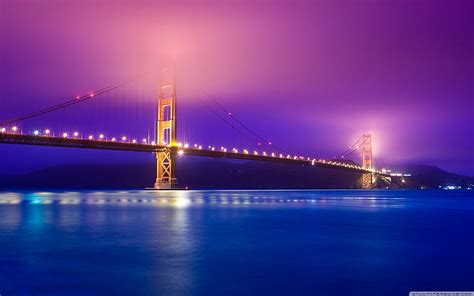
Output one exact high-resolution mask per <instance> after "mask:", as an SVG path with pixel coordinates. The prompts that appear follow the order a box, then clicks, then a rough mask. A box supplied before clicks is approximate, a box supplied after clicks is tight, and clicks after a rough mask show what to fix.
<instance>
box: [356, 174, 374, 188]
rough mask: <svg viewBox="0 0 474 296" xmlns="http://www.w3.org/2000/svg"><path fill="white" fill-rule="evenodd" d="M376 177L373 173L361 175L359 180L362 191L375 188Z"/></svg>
mask: <svg viewBox="0 0 474 296" xmlns="http://www.w3.org/2000/svg"><path fill="white" fill-rule="evenodd" d="M375 183H376V177H375V174H373V173H363V174H362V176H361V178H360V187H361V188H362V189H372V188H374V187H375Z"/></svg>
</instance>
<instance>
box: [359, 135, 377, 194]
mask: <svg viewBox="0 0 474 296" xmlns="http://www.w3.org/2000/svg"><path fill="white" fill-rule="evenodd" d="M362 167H363V168H364V169H367V170H371V169H373V168H374V162H373V158H372V135H371V134H364V135H362ZM361 185H362V188H364V189H369V188H373V187H374V185H375V175H374V174H373V173H364V174H362V179H361Z"/></svg>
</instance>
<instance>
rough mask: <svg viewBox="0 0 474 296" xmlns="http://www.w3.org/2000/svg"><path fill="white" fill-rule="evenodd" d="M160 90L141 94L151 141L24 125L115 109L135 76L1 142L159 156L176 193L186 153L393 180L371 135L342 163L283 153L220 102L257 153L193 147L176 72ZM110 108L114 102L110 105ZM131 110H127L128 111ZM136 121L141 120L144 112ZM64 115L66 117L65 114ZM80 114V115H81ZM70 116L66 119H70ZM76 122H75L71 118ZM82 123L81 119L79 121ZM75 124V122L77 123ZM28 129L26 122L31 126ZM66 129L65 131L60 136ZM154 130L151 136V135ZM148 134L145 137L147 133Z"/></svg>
mask: <svg viewBox="0 0 474 296" xmlns="http://www.w3.org/2000/svg"><path fill="white" fill-rule="evenodd" d="M162 76H163V77H162V80H161V83H160V84H159V89H158V90H156V92H152V93H151V94H145V93H144V92H142V96H144V97H151V98H155V99H156V103H157V106H156V109H155V114H154V119H153V121H154V124H153V125H154V126H153V127H152V128H149V129H148V130H149V131H148V135H147V136H146V137H142V138H140V137H136V136H130V135H128V136H125V135H122V136H117V137H110V136H107V135H108V134H110V133H105V132H101V133H99V134H93V133H84V132H82V133H81V132H79V131H73V132H70V131H64V128H63V127H61V126H60V125H61V123H62V122H63V121H64V119H62V120H60V123H59V124H57V125H59V126H56V127H55V128H54V129H53V128H52V127H51V126H50V125H48V126H46V125H44V126H43V127H42V128H34V129H31V128H26V126H25V127H23V125H25V124H26V122H28V121H32V120H35V119H39V120H40V121H39V123H36V127H38V126H41V125H42V124H43V122H42V121H41V119H42V118H45V117H46V116H48V114H53V113H61V112H63V111H64V110H66V109H69V110H71V109H75V108H77V107H79V106H81V105H84V104H85V103H86V102H92V101H97V100H99V99H100V98H102V97H107V96H109V98H108V99H109V100H110V101H112V102H113V105H114V106H116V105H117V102H118V101H119V100H120V98H119V99H117V97H118V96H117V93H118V92H120V90H121V89H123V88H125V87H127V86H128V85H130V84H131V83H134V82H135V81H140V79H142V77H138V78H134V79H132V80H130V81H125V82H121V83H118V84H114V85H110V86H108V87H105V88H101V89H99V90H96V91H95V92H91V93H88V94H86V95H82V96H76V97H74V98H73V99H71V100H67V101H65V102H62V103H60V104H56V105H53V106H49V107H47V108H43V109H40V110H38V111H35V112H31V113H28V114H24V115H21V116H17V117H14V118H11V119H8V120H4V121H2V122H0V144H23V145H37V146H52V147H65V148H87V149H103V150H120V151H131V152H147V153H154V154H155V155H156V181H155V184H154V186H153V188H154V189H172V188H177V187H178V180H177V172H176V159H177V157H179V156H181V155H190V156H200V157H211V158H225V159H240V160H252V161H264V162H278V163H287V164H296V165H308V166H315V167H321V168H331V169H338V170H345V171H351V172H354V173H358V174H360V175H361V177H360V187H361V188H367V189H368V188H373V187H374V186H375V183H376V181H377V179H378V178H381V179H383V180H385V181H387V182H390V181H391V178H393V177H394V175H393V174H390V172H389V171H386V170H385V169H383V170H379V169H376V168H375V167H374V158H373V155H372V136H371V135H370V134H364V135H363V136H362V137H360V138H359V139H358V140H357V141H356V142H355V143H354V144H353V145H351V146H350V147H349V148H348V149H347V150H346V151H344V152H343V153H342V154H341V158H340V159H338V160H334V159H333V160H325V159H321V158H314V157H308V156H301V155H295V154H291V153H288V152H287V151H285V150H284V149H281V148H279V147H278V146H277V145H275V144H273V143H272V142H271V141H269V140H267V139H265V138H264V137H262V136H260V135H259V134H258V133H256V132H255V131H254V130H252V129H251V128H249V127H248V126H247V125H245V124H244V123H243V122H242V121H241V120H239V119H238V118H237V117H236V116H235V115H234V114H232V112H230V111H229V110H227V108H225V107H224V106H223V105H222V104H220V103H219V102H217V100H215V99H211V100H212V106H210V108H209V109H210V110H211V111H212V113H214V114H215V115H216V117H217V118H218V119H219V120H220V121H221V122H223V123H225V124H226V125H227V126H228V127H229V128H230V129H231V130H234V131H237V132H238V133H240V134H244V135H246V136H247V137H250V138H251V139H252V140H253V141H254V142H255V143H254V144H255V147H254V149H249V148H244V147H236V146H234V147H229V146H228V145H224V143H222V145H219V146H218V145H207V146H206V145H200V144H189V143H187V142H186V141H185V139H181V137H180V135H178V129H177V125H178V123H179V122H178V121H179V120H181V119H180V115H179V113H178V108H177V92H176V83H175V81H176V79H175V77H174V70H169V69H168V70H165V71H164V72H163V75H162ZM109 105H110V104H109ZM127 108H128V109H130V106H125V109H127ZM137 112H138V113H139V114H138V116H136V119H138V118H140V117H141V113H140V112H139V111H137ZM63 116H64V115H63ZM79 116H81V115H79ZM66 117H67V115H66ZM72 120H73V121H74V119H72ZM98 120H99V121H101V120H104V115H103V114H102V115H99V116H98ZM77 121H79V120H77ZM77 121H76V122H77ZM26 125H27V124H26ZM57 130H62V132H59V133H58V132H55V131H57ZM150 131H151V134H150ZM142 134H143V133H142ZM357 151H361V156H362V158H361V160H362V161H361V162H362V164H361V165H358V164H355V163H354V162H348V161H346V160H345V158H347V156H349V155H351V154H353V153H355V152H357Z"/></svg>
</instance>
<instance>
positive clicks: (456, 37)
mask: <svg viewBox="0 0 474 296" xmlns="http://www.w3.org/2000/svg"><path fill="white" fill-rule="evenodd" d="M223 3H225V4H223ZM275 3H277V4H275ZM0 5H1V6H0V30H1V31H0V34H1V35H0V44H1V46H0V57H1V67H0V75H1V76H0V87H1V88H0V90H1V96H0V120H3V119H8V118H9V117H11V116H14V115H19V114H22V113H25V112H28V111H34V110H36V109H37V108H39V107H43V106H48V105H50V104H54V103H58V102H61V101H63V100H65V99H69V98H71V97H73V96H75V95H76V94H83V93H87V92H88V91H90V90H93V89H95V88H100V87H103V86H106V85H108V84H110V83H113V82H117V81H120V80H122V79H126V78H128V77H131V76H134V75H135V74H137V73H140V72H143V71H147V70H150V69H155V70H156V69H159V68H161V67H162V66H163V65H165V64H166V62H167V61H168V60H169V58H170V57H171V56H173V55H176V58H177V69H178V73H177V76H178V85H179V89H178V96H179V100H180V103H182V104H183V105H187V106H193V105H196V104H197V103H196V97H197V96H199V95H200V94H199V93H198V92H197V91H196V90H197V89H203V90H205V91H206V92H207V93H209V94H210V95H212V96H213V97H217V98H219V101H220V102H222V103H224V104H225V105H226V106H227V107H228V108H229V109H231V110H232V111H233V112H234V113H235V114H238V116H239V118H241V119H242V120H243V121H244V122H245V123H247V124H248V125H250V126H252V127H254V129H255V130H256V131H258V132H259V133H260V134H262V135H265V136H266V137H267V138H269V139H271V140H272V141H273V142H274V143H278V144H279V146H283V147H284V148H286V150H289V151H292V152H293V151H294V152H295V153H302V154H309V155H314V156H322V157H332V156H333V155H335V154H337V153H338V152H341V151H344V150H345V148H346V147H347V146H349V145H351V144H352V142H354V141H355V140H356V139H357V138H358V137H359V136H360V135H361V134H362V133H364V132H372V133H373V136H374V142H375V147H374V149H375V154H376V156H377V157H380V158H383V160H384V161H385V163H388V164H398V163H428V164H434V165H438V166H440V167H442V168H444V169H446V170H450V171H453V172H458V173H465V174H470V175H474V153H473V152H474V146H473V143H474V141H473V137H474V123H473V118H474V116H473V115H474V111H473V110H474V98H473V95H474V22H473V19H474V4H473V1H436V0H430V1H428V0H427V1H422V0H418V1H417V0H414V1H405V0H401V1H395V0H393V1H390V0H382V1H369V0H367V1H356V0H354V1H352V0H345V1H342V0H341V1H338V0H336V1H334V0H331V1H329V0H328V1H305V2H298V1H290V0H288V1H250V0H249V1H198V0H195V1H189V2H183V1H162V2H159V1H105V0H103V1H98V0H97V1H78V0H76V1H39V0H35V1H24V0H2V1H1V2H0ZM188 124H190V123H188ZM203 137H206V135H204V136H203ZM48 149H53V148H25V147H22V148H13V147H4V146H2V147H0V152H2V153H8V154H9V155H12V157H9V160H7V162H6V165H5V166H2V167H1V168H0V173H5V172H10V171H21V170H27V169H37V168H39V167H44V166H46V165H53V164H57V163H68V162H74V161H79V162H99V163H100V162H105V161H111V162H116V161H119V160H120V161H136V160H137V159H141V158H142V156H136V155H132V154H133V153H128V154H120V156H117V155H119V154H116V152H108V154H104V152H77V151H75V152H74V151H73V152H70V151H61V150H56V149H54V150H48ZM48 151H54V153H55V155H54V158H51V157H50V158H49V159H48V155H49V154H51V153H49V154H48ZM58 151H59V152H58ZM29 153H31V154H32V155H33V156H34V157H32V158H33V160H31V161H29V163H28V165H26V164H23V165H21V164H19V163H17V162H15V159H18V158H24V157H27V156H28V154H29ZM114 153H115V154H114ZM72 158H73V160H71V159H72ZM45 159H47V160H45ZM99 159H100V160H99ZM13 166H15V169H12V167H13Z"/></svg>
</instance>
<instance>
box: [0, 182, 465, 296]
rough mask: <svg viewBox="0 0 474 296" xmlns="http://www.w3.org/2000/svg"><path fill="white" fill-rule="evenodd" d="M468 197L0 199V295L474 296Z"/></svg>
mask: <svg viewBox="0 0 474 296" xmlns="http://www.w3.org/2000/svg"><path fill="white" fill-rule="evenodd" d="M473 226H474V193H473V192H472V191H176V192H153V191H123V192H117V191H115V192H112V191H110V192H108V191H107V192H92V191H82V192H10V193H8V192H6V193H0V237H1V240H0V294H1V295H2V296H10V295H48V296H49V295H266V294H270V295H272V294H273V295H408V291H410V290H471V291H473V290H474V280H473V279H474V253H473V251H474V238H473Z"/></svg>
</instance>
